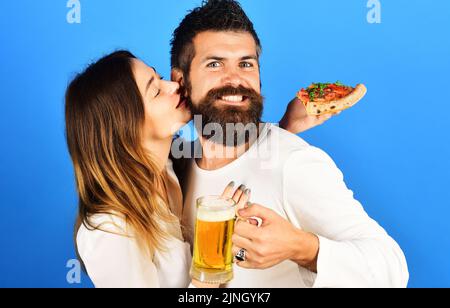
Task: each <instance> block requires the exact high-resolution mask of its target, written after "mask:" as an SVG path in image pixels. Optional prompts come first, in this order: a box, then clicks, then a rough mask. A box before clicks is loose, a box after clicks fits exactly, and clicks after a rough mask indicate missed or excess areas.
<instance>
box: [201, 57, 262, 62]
mask: <svg viewBox="0 0 450 308" xmlns="http://www.w3.org/2000/svg"><path fill="white" fill-rule="evenodd" d="M225 59H226V58H224V57H218V56H208V57H206V58H205V59H204V60H203V61H202V63H205V62H208V61H211V60H214V61H223V60H225ZM246 60H255V61H258V57H257V56H256V55H251V56H244V57H242V58H240V59H239V61H246Z"/></svg>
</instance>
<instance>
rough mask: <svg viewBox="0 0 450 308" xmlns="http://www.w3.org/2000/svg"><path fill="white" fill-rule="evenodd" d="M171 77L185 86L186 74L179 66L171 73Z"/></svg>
mask: <svg viewBox="0 0 450 308" xmlns="http://www.w3.org/2000/svg"><path fill="white" fill-rule="evenodd" d="M170 78H171V79H172V81H176V82H178V83H179V84H180V85H181V86H182V87H184V74H183V72H182V71H181V70H180V69H179V68H173V69H172V72H171V73H170Z"/></svg>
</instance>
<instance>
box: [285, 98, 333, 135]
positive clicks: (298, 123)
mask: <svg viewBox="0 0 450 308" xmlns="http://www.w3.org/2000/svg"><path fill="white" fill-rule="evenodd" d="M339 113H340V112H338V113H336V114H339ZM332 116H333V115H331V114H325V115H321V116H310V115H308V114H307V113H306V108H305V106H304V105H303V104H302V103H301V102H300V100H298V99H297V98H294V99H293V100H292V101H291V102H290V103H289V105H288V107H287V109H286V113H285V114H284V116H283V118H282V119H281V121H280V127H281V128H283V129H285V130H287V131H289V132H291V133H293V134H300V133H303V132H305V131H307V130H308V129H311V128H313V127H316V126H318V125H322V124H323V123H325V122H326V121H328V120H329V119H331V117H332Z"/></svg>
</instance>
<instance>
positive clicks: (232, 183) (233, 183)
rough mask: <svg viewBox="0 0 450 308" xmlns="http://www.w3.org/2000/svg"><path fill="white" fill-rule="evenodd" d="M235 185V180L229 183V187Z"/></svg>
mask: <svg viewBox="0 0 450 308" xmlns="http://www.w3.org/2000/svg"><path fill="white" fill-rule="evenodd" d="M234 185H236V183H235V182H234V181H233V182H230V184H228V187H234Z"/></svg>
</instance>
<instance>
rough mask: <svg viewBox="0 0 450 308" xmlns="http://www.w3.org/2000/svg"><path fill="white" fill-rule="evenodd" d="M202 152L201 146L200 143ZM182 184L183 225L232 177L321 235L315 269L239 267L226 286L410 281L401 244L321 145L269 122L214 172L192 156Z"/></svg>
mask: <svg viewBox="0 0 450 308" xmlns="http://www.w3.org/2000/svg"><path fill="white" fill-rule="evenodd" d="M195 146H196V148H197V150H198V149H199V148H201V146H200V144H199V142H198V141H197V142H196V145H195ZM186 172H187V173H186V176H185V177H184V178H185V179H186V180H185V181H184V183H182V185H183V186H184V189H183V191H184V192H185V202H184V213H183V224H184V225H185V226H187V228H188V230H190V233H191V234H190V237H189V241H190V242H191V243H192V233H193V230H194V225H195V200H196V199H197V198H199V197H201V196H204V195H211V194H220V193H221V192H222V190H223V189H224V187H225V186H226V185H227V184H228V183H229V182H230V181H235V182H236V183H238V184H245V185H246V186H247V188H250V189H251V190H252V200H251V201H252V202H254V203H257V204H261V205H263V206H265V207H268V208H270V209H272V210H274V211H275V212H277V213H278V214H279V215H281V216H282V217H284V218H286V219H287V220H289V221H290V222H291V223H292V224H293V225H294V226H295V227H297V228H301V229H303V230H305V231H308V232H312V233H314V234H316V235H318V236H319V240H320V251H319V256H318V267H317V268H318V273H317V274H314V273H312V272H310V271H308V270H306V269H304V268H302V267H299V266H298V265H297V264H295V263H294V262H291V261H285V262H283V263H281V264H279V265H277V266H275V267H273V268H270V269H266V270H246V269H242V268H240V267H237V266H235V267H234V272H235V278H234V280H233V281H232V282H231V283H230V284H229V285H228V286H229V287H238V288H241V287H242V288H249V287H264V288H265V287H267V288H273V287H406V286H407V282H408V278H409V274H408V269H407V265H406V260H405V257H404V255H403V252H402V250H401V249H400V247H399V246H398V245H397V243H396V242H395V241H394V240H393V239H392V238H391V237H390V236H389V235H388V234H387V233H386V232H385V230H384V229H383V228H382V227H380V226H379V225H378V224H377V223H376V222H375V221H374V220H372V219H371V218H370V217H369V216H368V215H367V214H366V212H365V211H364V209H363V207H362V206H361V204H360V203H359V202H358V201H357V200H355V199H354V197H353V193H352V191H350V190H349V189H348V188H347V186H346V184H345V183H344V180H343V175H342V173H341V171H340V170H339V169H338V168H337V167H336V165H335V164H334V162H333V161H332V159H331V158H330V157H329V156H328V155H327V154H326V153H324V152H323V151H321V150H320V149H318V148H315V147H312V146H310V145H309V144H307V143H306V142H305V141H304V140H302V139H301V138H299V137H297V136H295V135H293V134H290V133H288V132H286V131H284V130H282V129H280V128H278V127H276V126H273V125H270V124H267V125H266V126H265V128H264V130H263V132H262V133H261V135H260V137H259V138H258V140H257V142H255V144H254V145H253V146H252V147H251V148H250V149H249V151H247V152H246V153H245V154H243V155H242V156H241V157H240V158H238V159H237V160H235V161H234V162H232V163H231V164H229V165H227V166H225V167H223V168H221V169H219V170H214V171H205V170H202V169H200V168H199V167H198V166H197V164H196V162H195V160H194V159H192V160H191V162H190V164H189V168H188V170H187V171H186Z"/></svg>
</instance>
